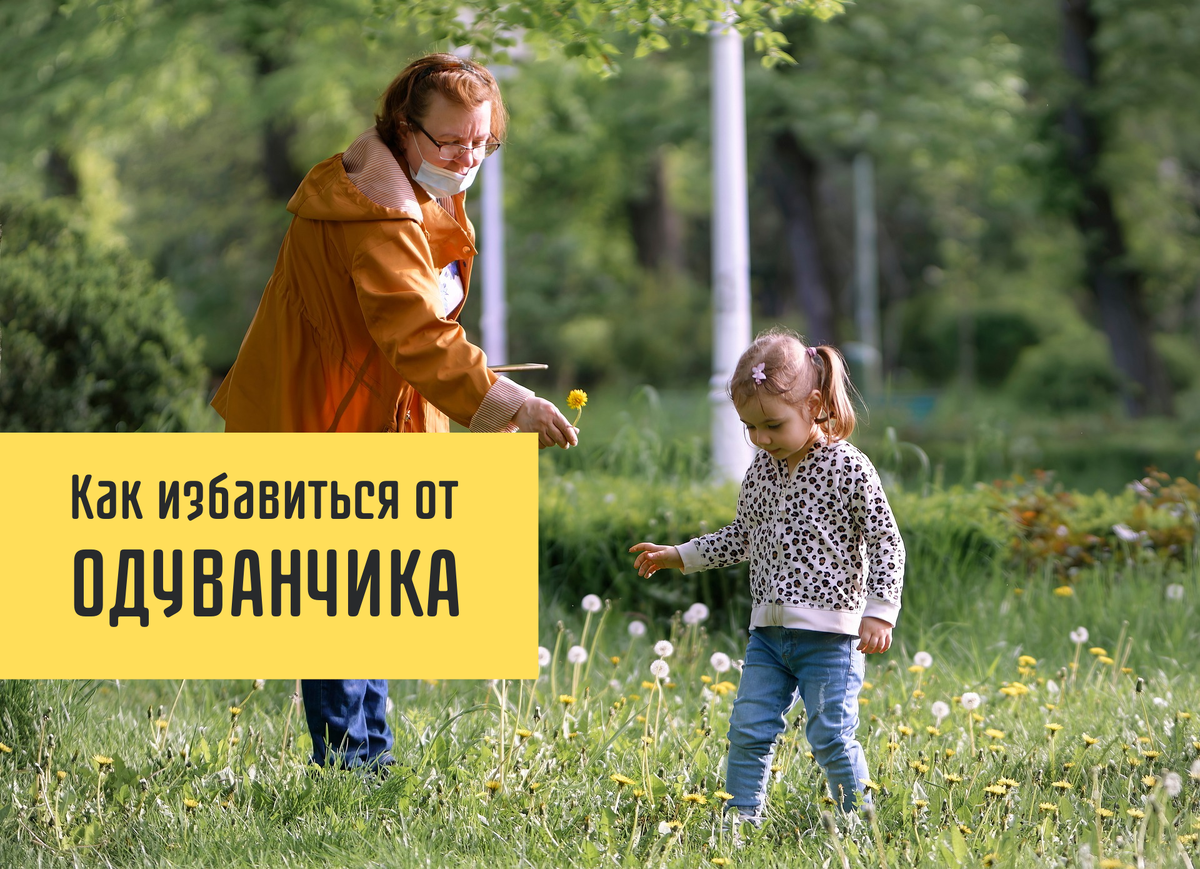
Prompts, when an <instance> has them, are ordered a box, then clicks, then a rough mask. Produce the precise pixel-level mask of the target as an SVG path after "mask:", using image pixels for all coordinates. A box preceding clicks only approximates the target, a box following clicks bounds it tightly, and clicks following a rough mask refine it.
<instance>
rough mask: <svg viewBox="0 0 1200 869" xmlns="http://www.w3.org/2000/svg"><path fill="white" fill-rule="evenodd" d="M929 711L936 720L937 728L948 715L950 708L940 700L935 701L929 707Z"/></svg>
mask: <svg viewBox="0 0 1200 869" xmlns="http://www.w3.org/2000/svg"><path fill="white" fill-rule="evenodd" d="M929 711H930V712H932V713H933V717H934V718H936V719H937V722H938V726H939V727H940V726H941V724H942V719H943V718H945V717H946V716H947V715H949V714H950V707H949V706H948V705H947V704H946V703H945V702H943V701H941V700H935V701H934V703H933V705H932V706H930V707H929Z"/></svg>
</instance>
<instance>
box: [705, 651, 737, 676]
mask: <svg viewBox="0 0 1200 869" xmlns="http://www.w3.org/2000/svg"><path fill="white" fill-rule="evenodd" d="M708 663H709V664H711V665H712V668H713V669H714V670H716V671H717V672H718V673H726V672H728V671H729V668H730V667H732V666H733V662H732V661H731V660H729V656H728V655H726V654H725V653H724V652H713V653H712V657H711V658H709V659H708Z"/></svg>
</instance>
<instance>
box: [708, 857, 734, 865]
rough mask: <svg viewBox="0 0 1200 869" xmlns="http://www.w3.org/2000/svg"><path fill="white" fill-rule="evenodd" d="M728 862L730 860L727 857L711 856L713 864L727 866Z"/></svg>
mask: <svg viewBox="0 0 1200 869" xmlns="http://www.w3.org/2000/svg"><path fill="white" fill-rule="evenodd" d="M729 862H730V860H729V858H728V857H713V858H712V863H713V865H714V866H728V865H729Z"/></svg>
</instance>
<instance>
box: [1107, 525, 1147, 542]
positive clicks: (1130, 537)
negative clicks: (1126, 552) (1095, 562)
mask: <svg viewBox="0 0 1200 869" xmlns="http://www.w3.org/2000/svg"><path fill="white" fill-rule="evenodd" d="M1112 530H1113V534H1116V535H1117V537H1119V538H1120V539H1122V540H1124V541H1125V542H1126V543H1134V542H1136V541H1137V540H1138V538H1139V537H1140V535H1139V534H1138V533H1137V532H1136V531H1134V530H1133V529H1132V528H1130V527H1129V526H1128V525H1123V524H1121V523H1120V522H1118V523H1117V524H1116V525H1114V526H1113V527H1112Z"/></svg>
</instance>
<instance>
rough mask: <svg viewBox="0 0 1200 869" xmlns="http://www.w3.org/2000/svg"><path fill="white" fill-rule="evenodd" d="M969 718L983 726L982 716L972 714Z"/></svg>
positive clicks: (975, 713)
mask: <svg viewBox="0 0 1200 869" xmlns="http://www.w3.org/2000/svg"><path fill="white" fill-rule="evenodd" d="M971 718H972V719H974V720H975V721H978V722H979V723H980V724H983V716H982V715H980V714H979V713H978V712H972V713H971Z"/></svg>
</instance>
